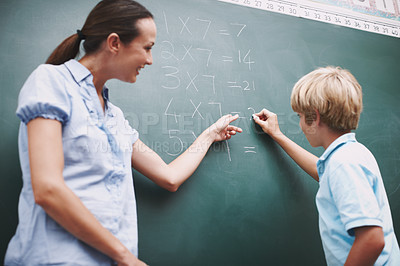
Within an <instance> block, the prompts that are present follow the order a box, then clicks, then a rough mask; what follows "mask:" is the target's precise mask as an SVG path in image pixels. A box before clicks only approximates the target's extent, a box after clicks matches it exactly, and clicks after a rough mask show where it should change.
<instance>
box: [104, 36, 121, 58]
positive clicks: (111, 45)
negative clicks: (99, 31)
mask: <svg viewBox="0 0 400 266" xmlns="http://www.w3.org/2000/svg"><path fill="white" fill-rule="evenodd" d="M106 46H107V50H108V51H110V52H111V53H113V54H117V53H118V52H119V50H120V48H121V39H120V38H119V36H118V34H116V33H110V35H108V37H107V40H106Z"/></svg>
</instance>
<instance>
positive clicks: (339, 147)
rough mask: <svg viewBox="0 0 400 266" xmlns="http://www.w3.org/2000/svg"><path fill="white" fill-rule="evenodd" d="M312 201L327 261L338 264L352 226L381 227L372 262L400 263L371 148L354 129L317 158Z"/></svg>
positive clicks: (348, 245) (347, 246)
mask: <svg viewBox="0 0 400 266" xmlns="http://www.w3.org/2000/svg"><path fill="white" fill-rule="evenodd" d="M317 169H318V175H319V179H320V182H319V185H320V187H319V190H318V192H317V197H316V203H317V208H318V212H319V228H320V234H321V239H322V244H323V248H324V251H325V257H326V261H327V264H328V265H343V264H344V263H345V261H346V259H347V256H348V255H349V252H350V249H351V247H352V245H353V243H354V239H355V236H354V230H353V229H354V228H356V227H361V226H379V227H382V230H383V233H384V238H385V248H384V249H383V251H382V253H381V254H380V256H379V258H378V259H377V261H376V264H375V265H400V250H399V245H398V243H397V239H396V235H395V233H394V228H393V222H392V216H391V212H390V207H389V202H388V198H387V196H386V191H385V188H384V185H383V181H382V177H381V174H380V171H379V167H378V164H377V162H376V160H375V158H374V156H373V155H372V153H371V152H370V151H369V150H368V149H367V148H366V147H365V146H364V145H362V144H361V143H359V142H357V140H356V138H355V134H354V133H348V134H345V135H343V136H341V137H339V138H337V139H336V140H335V141H334V142H333V143H332V144H331V145H330V146H329V147H328V148H327V149H326V151H325V152H324V153H323V154H322V156H321V157H320V158H319V160H318V162H317Z"/></svg>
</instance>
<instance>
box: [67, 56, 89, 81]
mask: <svg viewBox="0 0 400 266" xmlns="http://www.w3.org/2000/svg"><path fill="white" fill-rule="evenodd" d="M64 65H65V66H66V67H67V69H68V71H69V72H70V73H71V75H72V77H73V78H74V80H75V82H76V83H78V84H79V83H80V82H81V81H82V80H84V79H86V78H87V77H88V76H90V75H92V73H90V71H89V69H87V68H86V67H85V66H84V65H82V64H81V63H79V62H78V61H76V60H75V59H71V60H69V61H67V62H65V63H64Z"/></svg>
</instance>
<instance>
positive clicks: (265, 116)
mask: <svg viewBox="0 0 400 266" xmlns="http://www.w3.org/2000/svg"><path fill="white" fill-rule="evenodd" d="M253 118H254V122H256V123H257V124H258V125H260V126H261V128H262V130H263V131H264V132H265V133H267V134H268V135H270V136H271V138H272V139H274V140H275V141H276V142H277V143H278V144H279V145H280V146H281V147H282V148H283V150H284V151H285V152H286V153H287V154H288V155H289V156H290V157H291V158H292V159H293V160H294V161H295V162H296V163H297V164H298V165H299V166H300V167H301V168H302V169H303V170H304V171H305V172H306V173H307V174H309V175H310V176H311V177H312V178H314V179H315V180H316V181H319V177H318V171H317V161H318V157H317V156H315V155H313V154H312V153H310V152H308V151H307V150H305V149H303V148H302V147H300V146H299V145H297V144H296V143H295V142H293V141H292V140H290V139H289V138H288V137H286V136H285V135H284V134H283V133H282V132H281V130H280V128H279V123H278V117H277V115H276V114H274V113H272V112H270V111H268V110H266V109H263V110H262V111H261V112H259V113H257V114H254V115H253Z"/></svg>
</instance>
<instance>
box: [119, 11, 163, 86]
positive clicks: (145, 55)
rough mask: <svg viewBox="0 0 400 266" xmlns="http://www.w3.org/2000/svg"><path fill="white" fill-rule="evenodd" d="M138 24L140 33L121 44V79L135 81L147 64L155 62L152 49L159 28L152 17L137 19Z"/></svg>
mask: <svg viewBox="0 0 400 266" xmlns="http://www.w3.org/2000/svg"><path fill="white" fill-rule="evenodd" d="M136 26H137V27H138V29H139V32H140V35H139V36H137V37H136V38H135V39H133V40H132V41H131V42H130V43H129V44H127V45H124V44H122V45H121V52H120V54H119V56H120V61H119V69H120V71H119V76H120V77H119V79H120V80H122V81H126V82H130V83H134V82H135V81H136V78H137V75H139V71H140V70H141V69H142V68H144V67H145V66H146V65H151V64H152V63H153V57H152V54H151V49H152V47H153V45H154V43H155V40H156V34H157V29H156V25H155V23H154V21H153V19H152V18H144V19H140V20H138V21H137V23H136Z"/></svg>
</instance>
